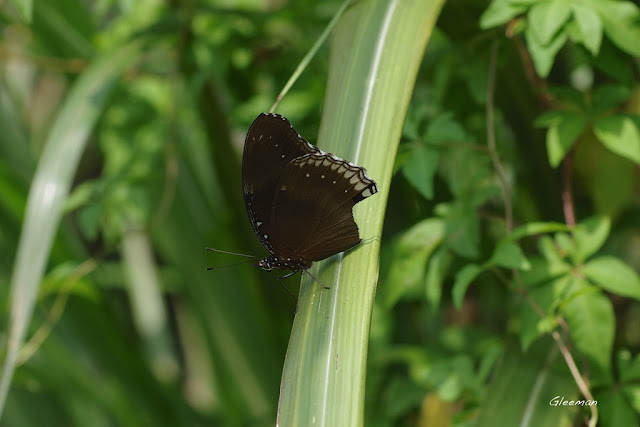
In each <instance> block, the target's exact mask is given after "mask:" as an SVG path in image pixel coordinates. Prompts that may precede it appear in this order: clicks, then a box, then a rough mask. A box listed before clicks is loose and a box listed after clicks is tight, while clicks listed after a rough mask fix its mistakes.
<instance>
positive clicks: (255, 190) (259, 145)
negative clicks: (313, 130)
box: [242, 113, 319, 254]
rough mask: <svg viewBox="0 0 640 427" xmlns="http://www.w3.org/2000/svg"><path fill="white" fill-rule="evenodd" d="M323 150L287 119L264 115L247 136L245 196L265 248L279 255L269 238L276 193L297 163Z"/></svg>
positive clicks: (270, 114) (248, 212)
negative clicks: (291, 165)
mask: <svg viewBox="0 0 640 427" xmlns="http://www.w3.org/2000/svg"><path fill="white" fill-rule="evenodd" d="M317 152H319V150H318V149H317V148H316V147H314V146H313V145H311V144H309V142H307V140H305V139H304V138H303V137H302V136H300V134H299V133H298V132H297V131H296V130H295V129H294V128H293V126H291V123H289V121H288V120H287V119H285V118H284V117H282V116H280V115H278V114H273V113H262V114H260V115H259V116H258V117H257V118H256V119H255V120H254V121H253V123H252V124H251V127H250V128H249V131H248V132H247V138H246V140H245V143H244V152H243V155H242V192H243V194H244V204H245V208H246V210H247V215H248V216H249V221H250V222H251V226H252V227H253V230H254V231H255V233H256V235H257V236H258V239H259V240H260V243H262V246H264V248H265V249H266V250H267V251H269V252H270V253H271V254H275V253H276V252H274V249H273V246H272V245H271V244H270V242H269V239H268V236H270V235H272V234H273V230H272V229H271V228H270V226H271V225H272V224H273V221H272V219H271V212H272V205H273V199H274V196H275V189H276V186H277V184H278V181H279V180H280V177H281V175H282V172H283V171H284V169H285V168H286V166H287V165H288V164H289V162H291V161H292V160H293V159H295V158H298V157H300V156H303V155H305V154H313V153H317Z"/></svg>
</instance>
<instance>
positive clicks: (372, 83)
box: [277, 0, 444, 426]
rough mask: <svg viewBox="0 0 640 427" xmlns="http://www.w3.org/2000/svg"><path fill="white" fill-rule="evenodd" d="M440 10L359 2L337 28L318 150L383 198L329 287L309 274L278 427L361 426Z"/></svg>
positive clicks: (364, 206)
mask: <svg viewBox="0 0 640 427" xmlns="http://www.w3.org/2000/svg"><path fill="white" fill-rule="evenodd" d="M443 3H444V2H443V1H426V0H420V1H413V2H407V1H403V0H402V1H399V0H377V1H367V2H355V3H353V4H352V5H351V6H350V7H349V8H348V9H347V11H346V13H345V14H344V16H343V17H342V18H341V20H340V21H339V22H338V25H337V26H336V29H335V32H334V34H333V37H332V42H331V58H330V70H329V82H328V85H327V97H326V101H325V105H324V110H323V111H324V112H323V117H322V123H321V127H320V132H319V136H318V141H319V144H318V145H319V146H320V147H321V148H323V149H325V150H327V151H330V152H333V153H335V154H336V155H338V156H340V157H344V158H347V159H349V160H351V161H352V162H354V163H356V164H358V165H362V166H364V167H366V168H367V171H368V173H369V176H371V177H372V178H373V179H374V180H375V181H376V182H377V184H378V189H379V194H376V195H374V196H372V197H371V198H369V199H367V200H365V201H363V202H362V203H359V204H358V205H357V206H356V207H355V209H354V214H355V217H356V222H357V223H358V225H359V227H360V234H361V236H362V237H363V238H364V239H365V241H364V243H363V244H361V245H360V246H358V247H357V248H355V249H354V250H352V251H350V252H348V253H346V254H340V255H337V256H335V257H332V258H330V259H328V260H326V261H323V262H319V263H317V264H316V265H314V267H313V268H312V269H311V273H312V274H313V275H314V276H316V277H317V278H318V279H319V280H320V281H321V282H322V283H325V284H327V285H328V286H330V287H331V289H329V290H325V289H322V288H321V287H320V286H319V285H318V284H317V283H315V281H313V280H312V279H310V277H309V276H307V275H305V278H304V280H303V283H302V288H301V294H300V298H299V300H298V311H297V313H296V317H295V320H294V324H293V330H292V333H291V339H290V341H289V348H288V351H287V356H286V359H285V366H284V371H283V374H282V383H281V390H280V402H279V407H278V421H277V424H278V425H280V426H310V425H316V426H338V425H349V426H360V425H362V424H363V414H364V380H365V366H366V360H367V343H368V340H369V326H370V321H371V312H372V307H373V297H374V295H375V288H376V282H377V277H378V250H379V249H378V248H379V240H378V239H376V237H378V236H380V233H381V229H382V222H383V214H384V206H385V204H386V201H387V194H388V191H389V185H390V180H391V174H392V170H393V161H392V160H393V158H394V156H395V153H396V150H397V146H398V142H399V139H400V136H401V133H402V126H403V122H404V118H405V114H406V111H407V108H408V104H409V100H410V97H411V92H412V88H413V85H414V81H415V76H416V73H417V70H418V66H419V64H420V60H421V58H422V55H423V52H424V48H425V46H426V43H427V40H428V39H429V36H430V34H431V31H432V29H433V26H434V25H435V22H436V19H437V17H438V13H439V11H440V8H441V6H442V4H443ZM372 237H373V239H371V238H372ZM366 239H370V240H366Z"/></svg>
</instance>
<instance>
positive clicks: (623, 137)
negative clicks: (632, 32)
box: [593, 39, 640, 163]
mask: <svg viewBox="0 0 640 427" xmlns="http://www.w3.org/2000/svg"><path fill="white" fill-rule="evenodd" d="M639 40H640V39H639ZM593 131H594V133H595V134H596V136H597V137H598V139H600V141H602V143H603V144H604V146H605V147H607V148H608V149H609V150H611V151H613V152H614V153H616V154H618V155H620V156H622V157H626V158H627V159H629V160H631V161H633V162H636V163H640V131H639V130H638V127H637V126H636V124H635V123H634V121H633V120H632V119H631V118H630V117H627V116H623V115H617V116H610V117H603V118H601V119H598V120H597V121H596V122H595V123H594V126H593Z"/></svg>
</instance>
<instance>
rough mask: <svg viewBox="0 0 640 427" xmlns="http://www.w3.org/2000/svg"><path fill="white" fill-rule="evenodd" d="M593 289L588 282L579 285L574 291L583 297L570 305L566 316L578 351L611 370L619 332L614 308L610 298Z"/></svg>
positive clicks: (575, 299)
mask: <svg viewBox="0 0 640 427" xmlns="http://www.w3.org/2000/svg"><path fill="white" fill-rule="evenodd" d="M589 288H591V286H590V285H588V284H586V283H584V282H575V284H574V291H575V292H578V293H579V295H578V296H577V297H575V298H573V299H572V300H571V301H569V302H568V304H567V305H566V307H565V309H564V313H563V315H564V318H565V319H566V321H567V323H568V324H569V330H570V332H571V341H572V342H573V343H574V344H575V346H576V348H577V349H578V350H580V351H581V352H582V353H583V354H585V355H586V356H588V357H589V358H590V359H591V360H592V361H593V362H596V363H597V364H598V365H599V367H600V368H602V369H603V370H606V371H608V370H609V365H610V364H611V349H612V347H613V337H614V332H615V316H614V314H613V307H612V305H611V301H610V300H609V299H608V298H607V297H606V296H604V295H603V294H602V293H600V292H589ZM593 289H594V290H595V289H597V288H593ZM583 291H586V292H584V293H581V292H583Z"/></svg>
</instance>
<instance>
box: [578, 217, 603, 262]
mask: <svg viewBox="0 0 640 427" xmlns="http://www.w3.org/2000/svg"><path fill="white" fill-rule="evenodd" d="M609 230H611V220H610V219H609V218H608V217H604V216H596V217H592V218H589V219H587V220H584V221H581V222H580V223H579V224H578V225H577V226H576V228H575V230H574V231H573V238H574V240H575V243H576V248H575V252H574V253H575V256H576V262H582V261H584V260H585V259H587V258H588V257H590V256H591V255H593V254H595V253H596V252H597V251H598V249H600V248H601V247H602V245H603V244H604V242H605V240H607V237H609Z"/></svg>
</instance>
